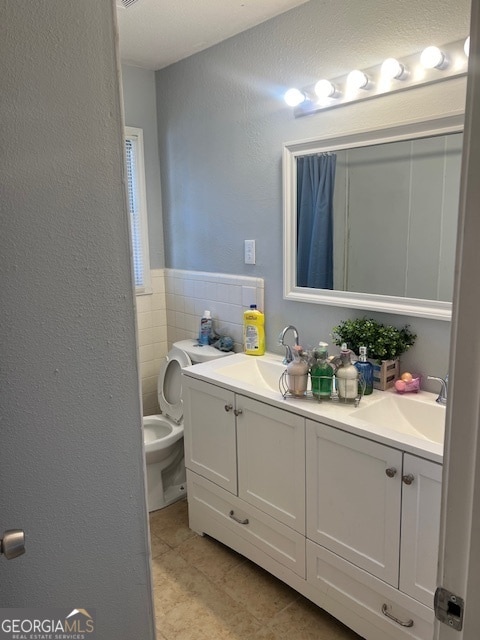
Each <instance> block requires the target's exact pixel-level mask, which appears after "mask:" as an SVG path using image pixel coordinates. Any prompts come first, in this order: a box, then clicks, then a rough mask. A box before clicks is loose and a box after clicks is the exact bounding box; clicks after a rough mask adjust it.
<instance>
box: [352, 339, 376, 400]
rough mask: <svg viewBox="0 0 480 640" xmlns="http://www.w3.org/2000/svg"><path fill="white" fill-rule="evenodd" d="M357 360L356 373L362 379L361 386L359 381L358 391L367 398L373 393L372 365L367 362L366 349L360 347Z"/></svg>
mask: <svg viewBox="0 0 480 640" xmlns="http://www.w3.org/2000/svg"><path fill="white" fill-rule="evenodd" d="M359 351H360V355H359V360H358V361H357V362H356V363H355V367H356V368H357V371H358V372H359V374H360V375H361V376H362V378H363V384H362V383H361V381H360V380H359V382H358V391H359V393H360V395H361V393H362V392H363V395H365V396H369V395H370V394H371V393H373V364H372V363H371V362H368V360H367V347H360V349H359Z"/></svg>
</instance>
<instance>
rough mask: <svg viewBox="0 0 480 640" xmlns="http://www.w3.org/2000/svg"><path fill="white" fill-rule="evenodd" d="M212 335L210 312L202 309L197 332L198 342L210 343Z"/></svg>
mask: <svg viewBox="0 0 480 640" xmlns="http://www.w3.org/2000/svg"><path fill="white" fill-rule="evenodd" d="M211 335H212V314H211V313H210V311H204V312H203V316H202V318H201V320H200V331H199V333H198V344H202V345H206V344H210V337H211Z"/></svg>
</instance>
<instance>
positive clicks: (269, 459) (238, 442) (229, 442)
mask: <svg viewBox="0 0 480 640" xmlns="http://www.w3.org/2000/svg"><path fill="white" fill-rule="evenodd" d="M183 399H184V414H185V464H186V467H187V483H188V496H189V518H190V526H191V527H192V529H194V530H195V531H198V532H199V533H209V534H210V535H212V536H214V537H217V538H218V539H220V540H221V541H222V542H225V543H226V544H230V546H233V547H234V548H236V549H238V550H239V551H240V552H242V553H245V554H246V555H251V553H249V548H250V546H252V545H253V546H254V547H255V548H256V549H257V550H258V549H260V550H261V551H263V552H264V553H265V554H267V556H268V557H271V558H273V559H274V560H276V561H277V562H280V563H281V564H282V565H284V566H286V567H288V568H289V569H290V570H292V571H293V572H294V573H296V574H297V575H301V576H302V577H304V576H305V420H304V418H302V417H300V416H297V415H295V414H294V413H291V412H288V411H283V410H281V409H278V408H275V407H271V406H269V405H266V404H264V403H262V402H258V401H257V400H253V399H252V398H248V397H246V396H242V395H238V394H234V393H233V392H231V391H228V390H225V389H223V388H221V387H218V386H216V385H212V384H209V383H206V382H203V381H199V380H196V379H194V378H190V377H185V379H184V383H183ZM267 568H268V567H267Z"/></svg>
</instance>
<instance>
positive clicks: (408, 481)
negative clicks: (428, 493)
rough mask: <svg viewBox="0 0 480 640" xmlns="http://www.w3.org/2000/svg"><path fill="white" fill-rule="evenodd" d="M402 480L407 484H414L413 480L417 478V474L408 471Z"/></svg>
mask: <svg viewBox="0 0 480 640" xmlns="http://www.w3.org/2000/svg"><path fill="white" fill-rule="evenodd" d="M402 480H403V482H404V483H405V484H412V482H413V481H414V480H415V476H414V475H412V474H411V473H407V474H406V475H404V476H402Z"/></svg>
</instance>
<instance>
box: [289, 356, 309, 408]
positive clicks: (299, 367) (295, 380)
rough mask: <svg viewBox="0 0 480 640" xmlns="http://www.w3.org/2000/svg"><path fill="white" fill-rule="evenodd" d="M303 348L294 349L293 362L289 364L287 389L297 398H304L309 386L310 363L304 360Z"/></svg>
mask: <svg viewBox="0 0 480 640" xmlns="http://www.w3.org/2000/svg"><path fill="white" fill-rule="evenodd" d="M301 353H302V347H299V346H295V347H293V348H292V355H293V360H292V361H291V362H289V363H288V364H287V387H288V391H289V393H291V394H292V396H295V397H301V396H304V395H305V394H306V392H307V385H308V363H307V362H306V361H305V360H304V359H303V358H302V356H301Z"/></svg>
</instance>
